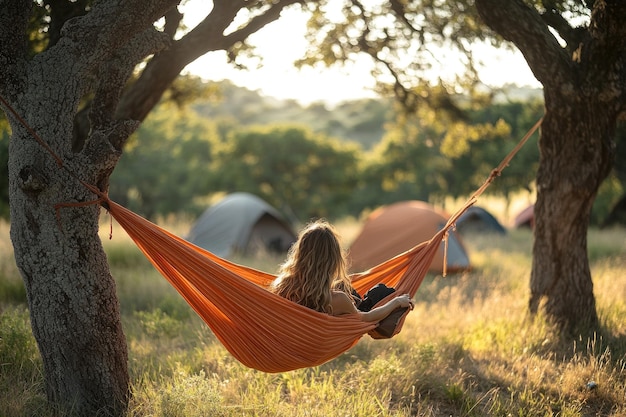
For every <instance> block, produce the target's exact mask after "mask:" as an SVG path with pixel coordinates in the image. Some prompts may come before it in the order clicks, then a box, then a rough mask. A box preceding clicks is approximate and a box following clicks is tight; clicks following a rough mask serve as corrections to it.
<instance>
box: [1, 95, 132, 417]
mask: <svg viewBox="0 0 626 417" xmlns="http://www.w3.org/2000/svg"><path fill="white" fill-rule="evenodd" d="M29 98H30V100H29ZM37 101H38V100H37V97H32V96H31V97H25V100H24V101H23V102H24V103H25V105H24V106H22V107H20V110H21V113H22V114H31V115H41V116H42V118H41V119H40V120H42V121H44V120H48V121H50V123H49V124H46V125H45V126H46V127H43V126H44V125H43V124H42V125H40V126H39V129H38V130H39V132H40V135H41V136H42V137H52V136H54V135H55V129H58V128H59V125H58V124H57V123H54V121H52V120H50V117H46V116H45V115H43V114H42V110H43V112H44V113H49V114H53V113H52V112H50V111H49V110H46V109H47V107H45V106H43V107H40V108H39V109H38V108H36V107H37V106H36V105H34V104H33V103H37ZM57 104H58V105H61V106H63V105H64V104H65V103H64V102H63V101H61V102H60V103H57ZM30 120H31V121H32V120H35V118H31V119H30ZM66 120H67V119H66ZM69 120H71V119H69ZM66 126H67V124H66ZM70 126H71V124H70ZM12 129H13V132H14V133H13V136H12V139H11V143H10V147H11V148H10V159H9V166H10V169H9V172H10V178H9V179H10V196H11V206H10V208H11V240H12V242H13V246H14V249H15V258H16V263H17V265H18V267H19V269H20V272H21V274H22V278H23V281H24V284H25V287H26V293H27V297H28V304H29V311H30V317H31V326H32V329H33V334H34V336H35V339H36V340H37V342H38V346H39V350H40V353H41V357H42V360H43V366H44V371H45V375H46V393H47V396H48V399H49V401H50V402H51V403H52V404H53V405H54V406H55V407H58V408H59V410H60V412H62V413H70V414H75V415H96V414H97V413H100V414H99V415H121V414H122V413H123V412H124V410H125V409H126V405H127V402H128V386H129V380H128V369H127V356H128V354H127V348H126V340H125V337H124V333H123V331H122V326H121V322H120V312H119V305H118V302H117V296H116V293H115V282H114V280H113V277H112V276H111V274H110V272H109V267H108V265H107V259H106V256H105V254H104V251H103V248H102V246H101V242H100V239H99V236H98V229H99V227H98V226H99V225H98V218H99V216H98V214H99V207H98V206H97V205H90V206H87V207H67V208H63V207H59V208H58V212H57V210H56V209H55V206H56V205H57V204H59V203H73V202H77V201H88V200H91V199H93V198H94V196H93V194H92V193H90V192H89V191H88V190H87V189H86V188H84V187H83V186H81V185H80V184H78V182H77V181H76V179H75V178H73V177H72V176H70V175H68V174H67V173H66V172H65V171H64V170H63V169H62V168H61V167H60V166H59V165H58V164H57V163H56V162H55V161H54V160H53V159H52V157H50V155H48V154H46V152H45V151H44V150H43V149H42V148H40V147H39V144H38V143H36V142H34V140H33V138H32V136H31V135H30V134H29V133H28V132H26V131H25V129H23V128H22V127H20V126H19V125H17V124H16V123H13V124H12ZM69 162H74V161H73V160H72V159H71V158H70V159H69ZM72 169H75V170H76V173H77V175H78V176H79V177H82V175H83V174H85V175H86V174H87V172H86V171H85V170H82V169H77V167H76V166H74V165H73V164H72ZM89 177H93V174H89V175H87V176H86V177H83V178H89ZM57 214H58V218H57Z"/></svg>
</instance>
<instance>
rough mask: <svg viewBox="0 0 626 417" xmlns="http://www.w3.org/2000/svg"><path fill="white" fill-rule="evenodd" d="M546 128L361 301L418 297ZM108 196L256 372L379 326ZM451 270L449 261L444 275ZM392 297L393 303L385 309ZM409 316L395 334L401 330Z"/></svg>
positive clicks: (382, 274)
mask: <svg viewBox="0 0 626 417" xmlns="http://www.w3.org/2000/svg"><path fill="white" fill-rule="evenodd" d="M540 124H541V119H540V120H539V121H538V122H537V123H536V124H535V126H533V128H531V130H530V131H529V132H528V133H527V134H526V136H524V138H523V139H522V141H520V143H519V144H518V145H517V147H516V148H515V149H514V150H513V151H511V153H510V154H509V155H508V156H507V157H506V158H505V159H504V160H503V161H502V163H501V164H500V165H499V166H498V168H496V169H494V170H493V171H492V173H491V175H490V176H489V178H488V179H487V180H486V181H485V183H484V184H483V185H482V186H481V187H480V188H479V189H478V190H477V191H476V192H475V193H474V194H473V195H472V196H471V197H470V199H469V200H468V201H467V203H465V205H464V206H463V207H462V208H461V209H460V210H459V211H457V212H456V213H455V214H454V215H452V216H451V217H450V219H449V220H448V222H447V223H446V225H445V226H444V227H443V229H441V230H440V231H439V232H437V233H436V234H435V235H434V236H433V237H432V238H431V239H430V240H429V241H426V242H423V243H420V244H419V245H417V246H415V247H413V248H412V249H410V250H408V251H406V252H404V253H401V254H399V255H397V256H395V257H394V258H392V259H389V260H387V261H385V262H383V263H382V264H380V265H378V266H375V267H373V268H371V269H370V270H368V271H365V272H362V273H359V274H354V275H352V283H353V286H354V288H355V289H356V290H357V291H358V292H359V294H364V293H365V292H366V291H367V290H368V289H369V288H371V287H373V286H374V285H376V284H378V283H384V284H386V285H388V286H391V287H395V288H396V290H397V292H398V293H399V294H404V293H408V294H410V295H411V297H413V296H414V295H415V293H416V292H417V289H418V288H419V286H420V284H421V283H422V281H423V279H424V277H425V276H426V274H427V272H428V269H429V267H430V264H431V263H432V260H433V258H434V256H435V254H436V252H437V250H438V249H439V247H440V245H441V244H444V245H445V244H446V243H447V239H446V237H447V233H448V230H449V229H450V228H452V227H453V226H454V224H455V222H456V221H457V219H458V218H459V217H460V216H461V215H462V214H463V213H464V212H465V211H466V210H467V209H468V208H469V207H471V206H472V205H473V204H474V203H475V202H476V200H477V198H478V196H479V195H480V194H482V193H483V191H484V190H485V189H486V188H487V186H488V185H489V184H490V183H491V182H492V181H493V179H494V178H495V177H496V176H498V175H499V174H500V172H501V171H502V169H503V168H504V167H505V166H506V165H508V163H509V161H510V160H511V158H512V157H513V156H514V154H515V153H517V151H518V150H519V149H520V148H521V146H522V145H523V144H524V143H525V142H526V140H527V139H528V138H529V137H530V136H531V135H532V134H533V133H534V131H535V130H536V129H537V128H538V127H539V125H540ZM101 197H102V198H103V203H102V205H103V206H104V207H105V208H107V210H108V211H109V213H110V214H111V216H112V217H113V218H114V219H115V220H116V221H117V222H118V223H119V224H120V225H121V226H122V228H124V230H125V231H126V232H127V233H128V235H129V236H130V237H131V238H132V239H133V240H134V242H135V244H136V245H137V246H138V247H139V248H140V249H141V251H142V252H143V253H144V254H145V256H146V257H147V258H148V259H149V260H150V262H152V264H153V265H154V266H155V267H156V268H157V269H158V270H159V272H160V273H161V274H162V275H163V276H164V277H165V278H166V279H167V280H168V281H169V282H170V283H171V284H172V286H173V287H174V288H175V289H176V290H177V291H178V292H179V293H180V294H181V295H182V296H183V297H184V298H185V300H186V301H187V302H188V303H189V305H190V306H191V307H192V308H193V309H194V310H195V311H196V313H197V314H198V315H199V316H200V317H201V318H202V319H203V320H204V321H205V322H206V324H207V325H208V326H209V327H210V328H211V330H212V331H213V333H214V334H215V335H216V336H217V338H218V339H219V340H220V341H221V343H222V344H223V345H224V346H225V347H226V349H228V351H229V352H230V353H231V354H232V355H233V356H234V357H235V358H236V359H237V360H239V361H240V362H241V363H243V364H244V365H246V366H248V367H250V368H254V369H257V370H260V371H264V372H284V371H290V370H294V369H299V368H305V367H312V366H316V365H320V364H323V363H325V362H327V361H329V360H331V359H333V358H335V357H337V356H339V355H340V354H342V353H344V352H345V351H347V350H348V349H350V348H351V347H352V346H354V345H355V344H356V343H357V342H358V341H359V340H360V338H361V337H362V336H363V335H364V334H366V333H370V332H372V331H374V329H375V328H376V326H377V323H369V322H363V321H361V320H360V319H359V315H358V314H351V315H343V316H331V315H329V314H324V313H319V312H316V311H314V310H312V309H309V308H307V307H303V306H301V305H298V304H296V303H293V302H291V301H288V300H286V299H284V298H282V297H280V296H278V295H275V294H273V293H271V292H269V291H267V289H266V287H267V286H268V285H269V283H271V282H272V280H273V279H274V278H275V275H272V274H269V273H265V272H262V271H259V270H256V269H253V268H249V267H246V266H242V265H238V264H235V263H232V262H229V261H227V260H225V259H222V258H220V257H218V256H216V255H214V254H212V253H211V252H208V251H206V250H204V249H201V248H199V247H197V246H195V245H193V244H191V243H189V242H187V241H186V240H184V239H182V238H180V237H178V236H175V235H173V234H171V233H169V232H167V231H166V230H164V229H162V228H160V227H159V226H157V225H155V224H153V223H151V222H149V221H148V220H146V219H144V218H142V217H141V216H139V215H137V214H135V213H133V212H131V211H130V210H128V209H126V208H124V207H122V206H120V205H119V204H117V203H115V202H113V201H111V200H109V199H108V198H107V197H106V196H101ZM445 263H446V259H445V256H444V268H445ZM444 274H445V270H444ZM392 297H393V295H390V296H388V297H387V298H386V299H384V300H382V301H381V302H380V303H379V304H382V303H384V302H386V301H387V300H388V299H390V298H392ZM405 316H406V313H405ZM405 316H404V317H405ZM404 317H403V318H402V319H401V321H400V323H399V325H398V326H397V327H396V329H395V331H394V335H395V334H397V333H398V332H399V331H400V329H401V327H402V324H403V322H404Z"/></svg>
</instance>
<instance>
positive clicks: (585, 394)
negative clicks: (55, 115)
mask: <svg viewBox="0 0 626 417" xmlns="http://www.w3.org/2000/svg"><path fill="white" fill-rule="evenodd" d="M341 227H342V228H343V227H346V228H349V229H346V230H348V231H347V234H348V235H350V233H351V231H353V230H355V229H354V224H347V223H346V224H341ZM0 239H4V235H2V236H0ZM465 243H466V245H467V247H468V250H469V252H470V256H471V259H472V263H473V264H474V268H473V270H472V271H471V272H468V273H464V274H457V275H448V276H447V277H441V276H428V277H427V278H426V279H425V281H424V283H423V284H422V286H421V288H420V290H419V291H418V293H417V295H416V297H415V300H416V308H415V310H414V311H413V312H412V313H411V314H410V315H409V316H408V318H407V320H406V323H405V326H404V329H403V331H402V332H401V333H400V334H399V335H397V336H396V337H394V338H393V339H391V340H384V341H381V340H373V339H370V338H369V337H367V336H366V337H364V338H363V339H362V340H361V341H360V342H359V343H358V344H357V345H356V346H355V347H354V348H353V349H351V350H350V351H348V352H346V353H345V354H343V355H341V356H340V357H338V358H337V359H335V360H333V361H331V362H329V363H327V364H324V365H322V366H319V367H315V368H311V369H302V370H297V371H292V372H286V373H279V374H266V373H262V372H258V371H255V370H251V369H248V368H246V367H244V366H243V365H241V364H240V363H238V362H237V361H236V360H234V359H233V358H232V357H231V356H230V355H229V354H228V352H227V351H226V350H225V349H224V348H223V347H222V346H221V345H220V343H219V342H218V341H217V339H216V338H215V336H214V335H213V334H212V333H211V332H210V330H209V329H208V328H207V327H206V325H204V323H202V321H201V320H200V319H199V318H198V317H197V316H196V315H195V314H194V313H193V312H192V311H191V309H190V308H189V306H188V305H187V304H186V303H185V302H184V301H183V300H182V298H181V297H180V296H179V295H178V294H177V293H176V292H175V291H174V290H173V289H172V288H171V287H169V284H167V282H166V281H165V280H164V279H163V278H162V277H161V276H160V275H158V273H156V272H155V271H154V270H153V268H152V267H151V266H150V265H149V264H148V263H147V262H146V260H145V259H144V258H143V256H142V255H141V254H140V253H139V251H138V250H137V249H136V247H134V245H133V244H132V242H130V241H128V240H127V239H126V238H125V235H124V234H123V232H121V231H114V237H113V240H110V241H109V240H108V239H106V238H105V240H104V244H105V249H106V251H107V254H108V257H109V262H110V264H111V268H112V271H113V274H114V276H115V277H116V280H117V286H118V288H117V290H118V296H119V298H120V303H121V306H122V320H123V324H124V329H125V332H126V337H127V341H128V346H129V355H130V357H129V362H130V363H129V365H130V366H129V368H130V372H131V380H132V391H133V397H132V401H131V405H130V409H129V411H128V416H129V417H144V416H185V417H187V416H190V417H194V416H296V417H300V416H301V417H304V416H355V417H371V416H394V417H395V416H407V417H408V416H496V417H497V416H502V417H507V416H622V415H626V400H625V398H624V396H625V394H626V371H625V366H626V363H625V360H626V337H625V334H626V297H625V296H626V280H625V279H624V277H625V273H626V230H624V229H613V230H608V231H596V230H592V231H590V235H589V254H590V255H589V256H590V260H591V268H592V273H593V277H594V289H595V294H596V301H597V309H598V314H599V316H600V320H601V324H602V331H601V332H599V333H598V334H595V335H593V336H592V337H590V338H589V339H586V340H583V339H580V340H576V341H573V342H572V341H568V340H564V339H561V338H560V337H559V336H558V334H556V333H555V332H554V331H553V329H551V328H550V327H549V326H548V325H547V324H546V323H545V322H544V321H543V320H541V317H537V318H531V317H529V316H528V315H527V302H528V298H529V290H528V287H529V274H530V268H531V250H532V236H531V234H530V232H529V231H524V230H513V231H510V232H509V234H508V235H506V236H484V235H482V236H481V235H470V236H466V237H465ZM1 245H6V248H10V244H9V243H7V242H4V241H3V240H0V246H1ZM2 248H3V250H2V252H1V255H0V256H1V257H2V258H0V274H3V275H2V279H1V280H0V297H1V298H0V306H2V317H1V318H0V416H8V417H13V416H32V415H41V416H48V415H50V416H51V415H53V410H49V409H48V408H46V407H47V406H46V402H45V394H44V387H43V385H44V383H43V372H42V366H41V359H40V357H39V354H38V351H37V349H36V345H35V342H34V340H33V337H32V335H31V332H30V328H29V325H28V314H27V311H26V308H25V302H24V299H23V297H22V296H21V295H19V291H17V292H16V291H15V290H11V289H10V288H13V287H15V288H19V285H18V284H19V282H21V281H20V280H19V277H18V276H17V271H16V270H15V267H14V262H13V260H12V255H11V254H9V255H7V254H6V253H7V252H6V251H5V250H4V248H5V246H2ZM7 250H8V249H7ZM237 261H238V262H242V263H246V264H248V265H251V266H254V267H257V268H259V269H263V270H266V271H270V272H275V270H276V268H277V267H278V264H279V263H280V261H281V259H277V258H253V259H245V258H240V259H237ZM7 288H9V289H7ZM16 294H17V295H16ZM242 308H245V307H242Z"/></svg>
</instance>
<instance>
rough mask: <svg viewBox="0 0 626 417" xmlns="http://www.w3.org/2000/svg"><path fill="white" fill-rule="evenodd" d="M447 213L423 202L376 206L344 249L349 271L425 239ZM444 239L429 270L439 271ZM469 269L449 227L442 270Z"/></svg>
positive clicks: (441, 265)
mask: <svg viewBox="0 0 626 417" xmlns="http://www.w3.org/2000/svg"><path fill="white" fill-rule="evenodd" d="M449 217H450V216H448V215H447V214H445V213H443V212H441V211H439V210H437V209H435V208H434V207H433V206H432V205H430V204H428V203H425V202H423V201H416V200H412V201H401V202H397V203H394V204H391V205H389V206H384V207H380V208H378V209H377V210H375V211H374V212H372V213H371V214H370V215H369V216H368V218H367V219H366V220H365V223H364V224H363V227H362V229H361V231H360V233H359V234H358V235H357V237H356V238H355V239H354V241H353V242H352V244H351V245H350V248H349V251H348V257H349V267H350V270H352V271H355V272H356V271H363V270H366V269H369V268H371V267H373V266H375V265H377V264H379V263H381V262H383V261H384V260H385V259H389V258H392V257H394V256H396V255H398V254H400V253H402V252H404V251H406V250H408V249H410V248H411V247H413V246H415V245H417V244H419V243H421V242H424V241H426V240H429V239H430V238H431V237H432V236H433V235H434V234H435V233H437V232H438V231H439V230H441V229H442V228H443V227H444V226H445V224H446V222H447V221H448V218H449ZM443 261H444V242H442V244H441V245H440V248H439V249H438V251H437V254H436V255H435V258H434V259H433V262H432V264H431V265H430V269H429V270H430V272H434V273H442V272H443V265H444V264H443ZM469 268H470V260H469V256H468V254H467V251H466V250H465V247H464V246H463V243H462V242H461V237H460V236H459V235H458V233H456V232H454V231H453V230H450V231H449V234H448V248H447V256H446V270H447V271H448V272H458V271H462V270H466V269H469Z"/></svg>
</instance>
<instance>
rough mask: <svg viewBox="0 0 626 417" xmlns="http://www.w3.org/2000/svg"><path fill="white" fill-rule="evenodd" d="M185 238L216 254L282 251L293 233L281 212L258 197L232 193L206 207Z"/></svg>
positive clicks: (228, 254) (293, 235)
mask: <svg viewBox="0 0 626 417" xmlns="http://www.w3.org/2000/svg"><path fill="white" fill-rule="evenodd" d="M187 240H188V241H190V242H191V243H193V244H195V245H198V246H200V247H202V248H204V249H207V250H209V251H210V252H212V253H214V254H215V255H217V256H220V257H228V256H230V255H232V254H233V253H247V254H250V253H255V252H257V251H260V250H264V251H268V252H277V253H284V252H286V251H287V250H288V249H289V247H290V246H291V244H292V243H293V242H295V241H296V234H295V233H294V232H293V230H292V229H291V226H290V225H289V224H288V222H287V221H286V220H285V219H284V217H283V216H282V214H281V213H280V212H279V211H278V210H277V209H275V208H274V207H272V206H270V205H269V204H268V203H267V202H265V201H264V200H262V199H261V198H259V197H257V196H255V195H252V194H249V193H241V192H240V193H233V194H229V195H227V196H226V197H224V198H223V199H222V200H220V201H219V202H218V203H216V204H214V205H213V206H211V207H209V208H207V209H206V210H205V211H204V213H203V214H202V215H201V216H200V217H199V218H198V220H197V221H196V223H195V224H194V225H193V226H192V228H191V230H190V232H189V235H188V236H187Z"/></svg>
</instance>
